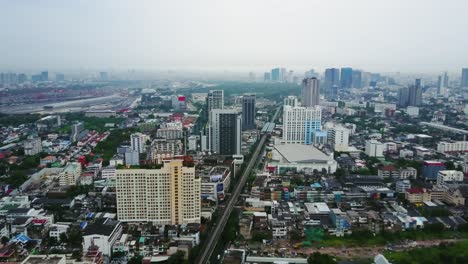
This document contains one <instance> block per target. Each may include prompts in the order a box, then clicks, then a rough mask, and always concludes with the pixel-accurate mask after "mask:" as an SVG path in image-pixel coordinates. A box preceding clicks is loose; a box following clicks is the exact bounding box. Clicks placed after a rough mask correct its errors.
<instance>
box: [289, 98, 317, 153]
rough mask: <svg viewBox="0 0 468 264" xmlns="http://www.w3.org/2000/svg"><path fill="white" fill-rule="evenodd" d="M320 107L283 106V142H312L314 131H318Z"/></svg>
mask: <svg viewBox="0 0 468 264" xmlns="http://www.w3.org/2000/svg"><path fill="white" fill-rule="evenodd" d="M321 122H322V111H321V109H320V107H292V106H288V105H285V106H283V141H284V142H285V143H296V144H312V143H313V135H314V132H317V131H320V128H321Z"/></svg>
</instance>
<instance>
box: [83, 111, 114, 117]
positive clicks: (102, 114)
mask: <svg viewBox="0 0 468 264" xmlns="http://www.w3.org/2000/svg"><path fill="white" fill-rule="evenodd" d="M116 115H117V114H116V112H115V111H112V110H88V111H86V112H85V116H86V117H99V118H108V117H112V116H116Z"/></svg>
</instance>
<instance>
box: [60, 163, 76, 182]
mask: <svg viewBox="0 0 468 264" xmlns="http://www.w3.org/2000/svg"><path fill="white" fill-rule="evenodd" d="M80 175H81V164H80V163H78V162H69V163H68V164H67V166H66V167H65V169H64V170H63V171H62V172H61V173H60V174H59V184H60V186H70V185H76V182H77V181H78V179H79V178H80Z"/></svg>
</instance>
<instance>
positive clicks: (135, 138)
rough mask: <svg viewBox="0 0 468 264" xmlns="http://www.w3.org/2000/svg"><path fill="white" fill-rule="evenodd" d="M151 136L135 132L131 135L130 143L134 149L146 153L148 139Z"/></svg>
mask: <svg viewBox="0 0 468 264" xmlns="http://www.w3.org/2000/svg"><path fill="white" fill-rule="evenodd" d="M148 139H149V137H148V136H147V135H145V134H142V133H135V134H131V135H130V144H131V146H132V150H134V151H138V153H145V152H146V141H147V140H148Z"/></svg>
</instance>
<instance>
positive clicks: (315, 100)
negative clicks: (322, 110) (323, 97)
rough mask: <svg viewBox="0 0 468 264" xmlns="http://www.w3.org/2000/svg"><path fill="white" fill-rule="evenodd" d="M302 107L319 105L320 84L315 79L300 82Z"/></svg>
mask: <svg viewBox="0 0 468 264" xmlns="http://www.w3.org/2000/svg"><path fill="white" fill-rule="evenodd" d="M302 98H303V104H302V106H305V107H311V106H316V105H319V104H320V83H319V80H318V79H317V78H315V77H312V78H305V79H304V80H303V81H302Z"/></svg>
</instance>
